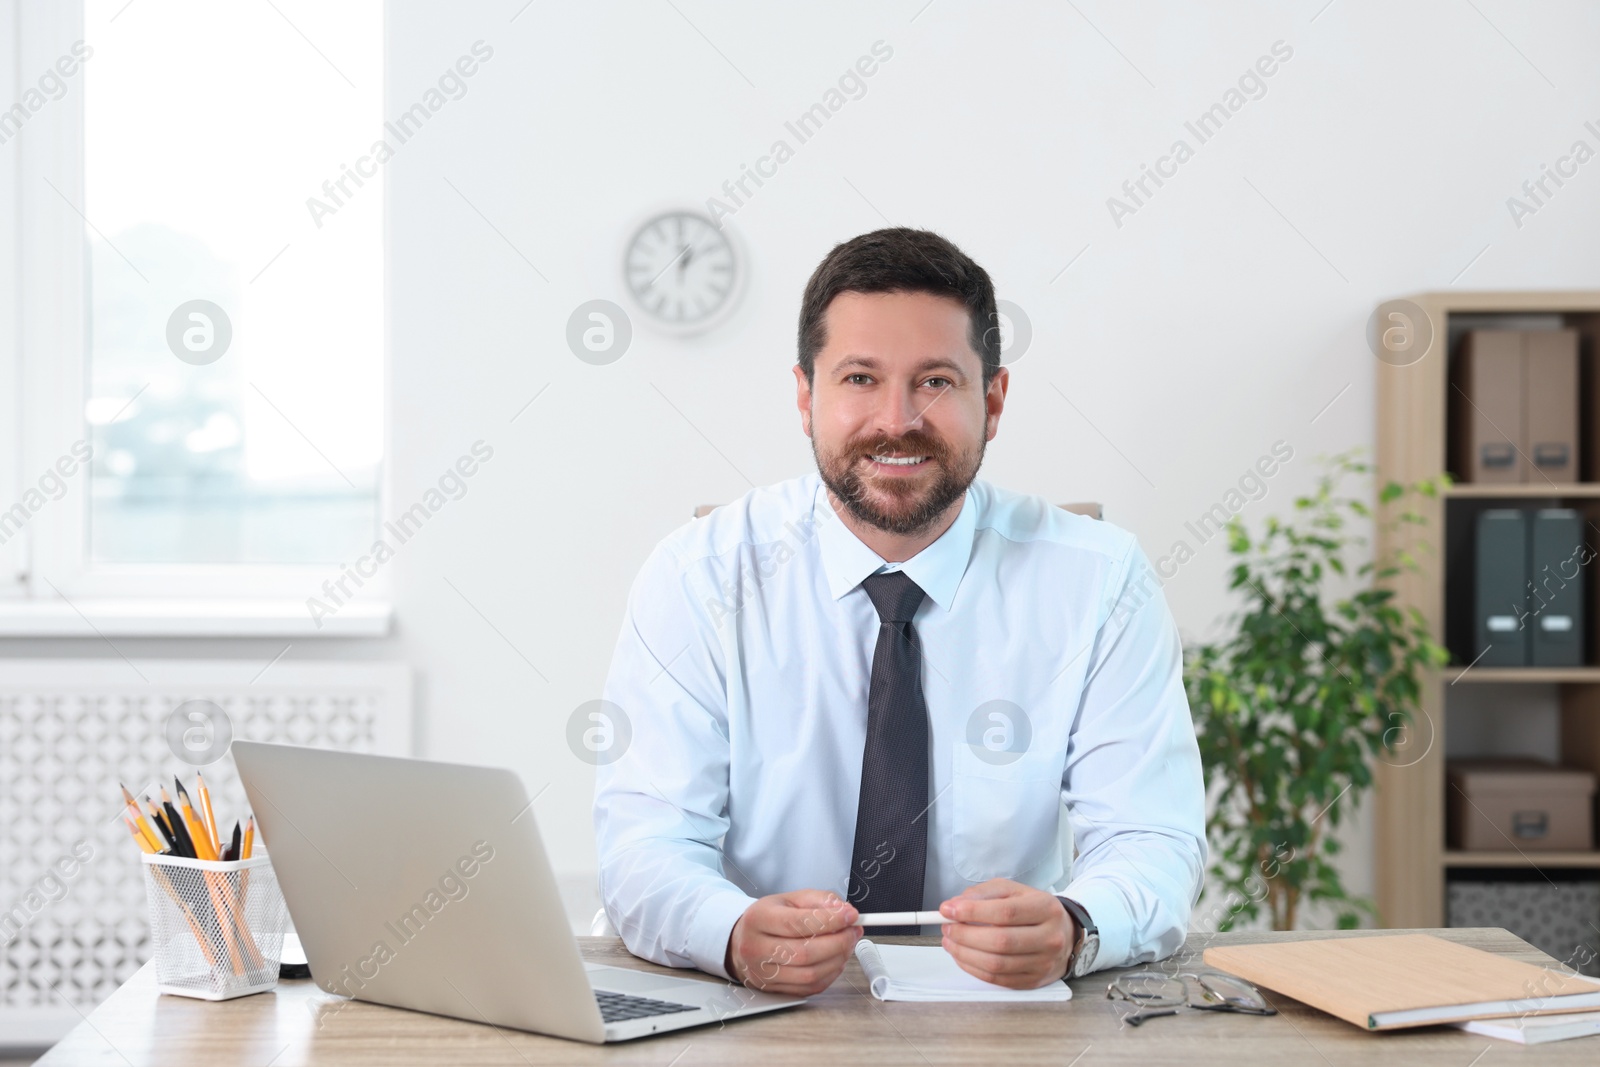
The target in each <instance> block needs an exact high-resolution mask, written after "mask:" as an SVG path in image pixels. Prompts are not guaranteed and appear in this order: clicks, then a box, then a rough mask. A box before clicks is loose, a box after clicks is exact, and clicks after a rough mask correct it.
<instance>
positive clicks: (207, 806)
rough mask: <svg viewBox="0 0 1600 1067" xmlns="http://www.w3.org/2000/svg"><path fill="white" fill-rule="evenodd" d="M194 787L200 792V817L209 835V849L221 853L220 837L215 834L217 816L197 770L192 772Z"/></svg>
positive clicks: (204, 783)
mask: <svg viewBox="0 0 1600 1067" xmlns="http://www.w3.org/2000/svg"><path fill="white" fill-rule="evenodd" d="M194 780H195V782H196V786H195V788H196V789H197V790H198V791H199V793H200V817H201V818H202V819H204V820H205V824H206V832H207V833H208V834H210V835H211V851H212V852H214V853H215V854H216V855H218V856H221V855H222V839H221V838H220V837H218V836H217V816H216V813H215V812H213V811H212V810H211V790H209V789H207V788H206V779H205V776H204V775H202V774H201V773H200V772H199V771H195V772H194Z"/></svg>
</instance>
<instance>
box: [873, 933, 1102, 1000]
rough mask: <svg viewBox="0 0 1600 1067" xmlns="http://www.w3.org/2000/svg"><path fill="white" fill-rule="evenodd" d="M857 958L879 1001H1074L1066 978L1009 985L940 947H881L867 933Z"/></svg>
mask: <svg viewBox="0 0 1600 1067" xmlns="http://www.w3.org/2000/svg"><path fill="white" fill-rule="evenodd" d="M856 960H857V961H858V962H859V963H860V964H861V970H862V971H863V972H864V973H865V974H866V976H867V981H868V983H869V986H870V988H871V990H872V995H873V996H875V997H877V998H878V999H879V1000H908V1001H911V1000H915V1001H974V1000H981V1001H1019V1002H1059V1001H1063V1000H1071V999H1072V990H1071V989H1069V988H1068V987H1067V984H1066V983H1065V982H1052V983H1050V984H1049V985H1047V986H1044V987H1043V988H1041V989H1007V988H1006V987H1005V986H999V985H995V984H993V983H992V982H985V981H984V980H983V979H981V978H974V977H973V976H972V975H970V974H968V973H967V972H966V971H963V970H962V969H961V968H960V966H959V965H957V963H956V961H955V959H954V958H952V957H951V955H950V953H948V952H946V951H945V950H944V949H943V948H941V947H940V946H938V945H878V944H874V943H873V941H872V940H871V939H870V938H865V937H863V938H862V939H861V940H860V941H858V942H856Z"/></svg>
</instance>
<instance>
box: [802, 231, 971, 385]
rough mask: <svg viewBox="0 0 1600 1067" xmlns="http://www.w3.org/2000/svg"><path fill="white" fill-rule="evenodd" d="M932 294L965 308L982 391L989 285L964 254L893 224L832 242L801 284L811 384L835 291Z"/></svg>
mask: <svg viewBox="0 0 1600 1067" xmlns="http://www.w3.org/2000/svg"><path fill="white" fill-rule="evenodd" d="M847 292H849V293H933V294H934V295H936V296H952V297H955V298H956V299H957V300H959V301H961V302H962V303H963V304H965V305H966V306H967V342H968V344H970V345H971V346H972V350H973V352H975V353H977V355H978V358H979V359H980V360H981V361H982V363H983V388H984V391H985V392H987V391H988V389H989V382H990V381H991V380H992V379H993V378H994V375H995V371H997V370H999V369H1000V330H999V317H998V316H997V314H996V312H995V304H994V284H993V283H992V282H990V281H989V274H988V272H987V271H985V270H984V269H983V268H982V267H980V266H978V264H977V263H975V262H974V261H973V260H972V258H971V257H970V256H968V255H967V254H966V253H965V252H963V251H961V249H959V248H957V247H956V246H955V245H954V244H952V243H951V242H950V241H947V240H946V239H945V238H943V237H940V236H939V235H938V234H936V233H934V232H933V231H931V230H913V229H908V228H907V227H904V226H897V227H895V228H893V229H888V230H874V231H872V232H871V233H864V234H862V235H861V236H860V237H853V238H851V239H850V240H848V241H846V242H844V243H843V244H839V245H835V246H834V248H833V251H831V252H829V253H828V254H827V255H826V256H825V257H823V260H822V262H821V263H819V264H817V269H816V270H814V271H812V273H811V280H810V281H808V282H806V292H805V296H804V297H802V298H801V300H800V358H799V363H800V369H801V370H802V371H804V372H805V375H806V381H807V382H808V383H814V381H815V372H816V362H817V353H818V352H820V351H822V346H823V345H825V344H826V343H827V340H828V326H827V320H826V313H827V310H828V305H829V304H831V303H832V302H833V298H834V297H836V296H838V295H839V294H840V293H847Z"/></svg>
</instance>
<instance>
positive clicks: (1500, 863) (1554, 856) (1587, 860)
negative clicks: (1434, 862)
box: [1444, 851, 1600, 867]
mask: <svg viewBox="0 0 1600 1067" xmlns="http://www.w3.org/2000/svg"><path fill="white" fill-rule="evenodd" d="M1444 865H1445V866H1446V867H1600V851H1594V852H1526V853H1523V852H1446V853H1445V854H1444Z"/></svg>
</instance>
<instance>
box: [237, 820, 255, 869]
mask: <svg viewBox="0 0 1600 1067" xmlns="http://www.w3.org/2000/svg"><path fill="white" fill-rule="evenodd" d="M255 839H256V817H255V816H254V815H252V816H250V818H249V819H247V820H246V821H245V824H244V844H243V845H241V846H239V851H240V852H241V853H243V854H242V855H241V856H240V857H239V858H240V859H243V860H247V859H249V858H250V847H251V845H253V844H254V843H255Z"/></svg>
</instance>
